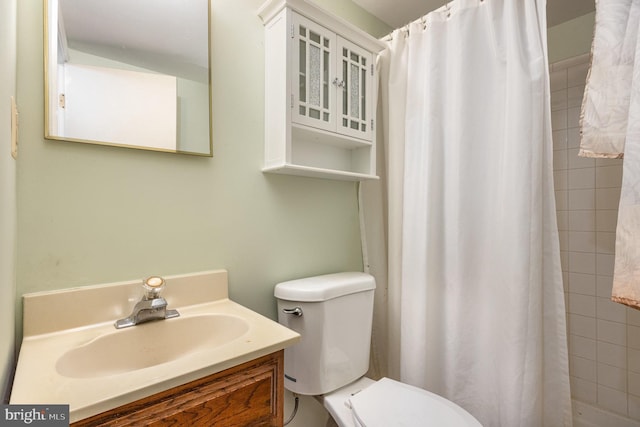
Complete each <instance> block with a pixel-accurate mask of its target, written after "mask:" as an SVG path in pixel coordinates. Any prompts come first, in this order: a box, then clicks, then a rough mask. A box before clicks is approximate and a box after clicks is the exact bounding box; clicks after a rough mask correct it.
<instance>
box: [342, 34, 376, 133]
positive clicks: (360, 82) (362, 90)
mask: <svg viewBox="0 0 640 427" xmlns="http://www.w3.org/2000/svg"><path fill="white" fill-rule="evenodd" d="M337 42H338V52H339V56H338V76H339V79H340V83H339V88H340V89H341V90H339V94H338V105H339V116H338V126H337V130H338V132H340V133H344V134H347V135H350V136H354V137H356V138H362V139H366V140H370V139H371V135H372V132H371V131H372V129H371V127H372V123H373V122H372V119H373V117H370V114H371V113H370V112H371V111H373V110H372V108H371V107H372V106H371V99H372V96H371V89H372V87H373V86H372V80H373V56H372V55H371V53H369V52H367V51H366V50H364V49H361V48H360V47H358V46H356V45H354V44H353V43H350V42H348V41H347V40H344V39H342V38H341V37H338V40H337Z"/></svg>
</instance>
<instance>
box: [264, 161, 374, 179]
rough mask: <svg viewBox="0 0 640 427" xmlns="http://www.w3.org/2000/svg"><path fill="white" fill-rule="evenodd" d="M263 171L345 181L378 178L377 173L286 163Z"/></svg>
mask: <svg viewBox="0 0 640 427" xmlns="http://www.w3.org/2000/svg"><path fill="white" fill-rule="evenodd" d="M262 171H263V172H274V173H279V174H283V175H299V176H307V177H311V178H327V179H337V180H343V181H363V180H368V179H378V176H376V175H369V174H364V173H355V172H347V171H344V170H337V169H325V168H317V167H313V166H302V165H294V164H291V163H285V164H282V165H280V166H269V167H265V168H263V169H262Z"/></svg>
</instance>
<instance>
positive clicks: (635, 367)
mask: <svg viewBox="0 0 640 427" xmlns="http://www.w3.org/2000/svg"><path fill="white" fill-rule="evenodd" d="M627 367H628V368H629V370H630V371H632V372H636V373H639V374H640V350H636V349H634V348H628V349H627Z"/></svg>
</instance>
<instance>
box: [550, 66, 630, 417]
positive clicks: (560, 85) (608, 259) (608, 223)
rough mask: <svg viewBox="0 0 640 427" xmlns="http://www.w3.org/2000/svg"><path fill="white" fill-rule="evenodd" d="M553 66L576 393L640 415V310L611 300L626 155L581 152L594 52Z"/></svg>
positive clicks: (562, 234)
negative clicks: (592, 155) (584, 105)
mask: <svg viewBox="0 0 640 427" xmlns="http://www.w3.org/2000/svg"><path fill="white" fill-rule="evenodd" d="M567 67H568V68H567ZM550 69H551V70H552V72H551V76H550V77H551V90H552V91H553V92H552V94H551V104H552V105H551V106H552V110H553V111H552V125H553V146H554V150H555V151H554V152H553V156H554V158H553V168H554V176H553V177H554V186H555V190H556V193H555V194H556V209H557V220H558V229H559V230H560V232H559V234H560V241H561V254H560V258H561V262H562V270H563V287H564V290H565V301H567V303H566V310H567V328H568V333H569V337H568V339H569V353H570V360H569V367H570V375H571V377H570V378H571V394H572V396H573V397H574V398H576V399H579V400H581V401H584V402H587V403H593V404H596V405H597V406H599V407H601V408H603V409H605V410H609V411H613V412H616V413H619V414H621V415H623V416H627V413H628V416H629V417H631V418H633V419H635V420H637V421H640V311H638V310H633V309H630V308H628V307H626V306H624V305H621V304H618V303H614V302H612V301H611V300H610V297H611V286H612V281H613V278H612V275H613V269H614V252H615V232H616V223H617V216H618V211H617V209H618V204H619V199H620V186H621V179H622V164H623V161H622V160H620V159H591V158H582V157H578V151H579V146H580V129H579V117H580V108H581V105H582V98H583V93H584V84H585V80H586V76H587V72H588V69H589V55H588V54H587V55H583V56H581V57H579V58H578V57H576V58H572V59H570V60H566V61H561V63H557V64H554V65H552V66H551V67H550ZM635 393H638V394H635ZM622 425H624V426H627V423H623V424H621V426H622ZM639 426H640V424H639ZM607 427H609V426H607ZM616 427H620V426H617V425H616Z"/></svg>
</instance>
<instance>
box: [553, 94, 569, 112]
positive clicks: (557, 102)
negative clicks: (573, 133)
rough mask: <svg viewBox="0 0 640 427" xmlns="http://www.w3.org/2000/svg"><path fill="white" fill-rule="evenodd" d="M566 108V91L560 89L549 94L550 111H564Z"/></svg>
mask: <svg viewBox="0 0 640 427" xmlns="http://www.w3.org/2000/svg"><path fill="white" fill-rule="evenodd" d="M567 107H568V100H567V89H560V90H556V91H553V92H551V111H557V110H565V109H567Z"/></svg>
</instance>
